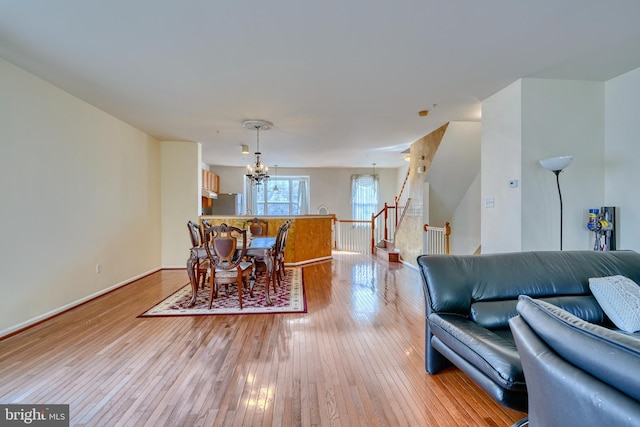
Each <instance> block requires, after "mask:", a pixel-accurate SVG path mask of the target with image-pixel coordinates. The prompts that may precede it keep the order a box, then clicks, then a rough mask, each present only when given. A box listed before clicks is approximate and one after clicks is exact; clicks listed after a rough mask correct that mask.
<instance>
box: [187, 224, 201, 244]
mask: <svg viewBox="0 0 640 427" xmlns="http://www.w3.org/2000/svg"><path fill="white" fill-rule="evenodd" d="M187 228H188V229H189V237H190V238H191V247H192V248H197V247H200V246H202V242H203V241H204V238H203V237H204V236H203V235H202V228H200V226H199V225H198V224H196V223H195V222H193V221H189V222H188V223H187Z"/></svg>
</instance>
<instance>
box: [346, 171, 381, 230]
mask: <svg viewBox="0 0 640 427" xmlns="http://www.w3.org/2000/svg"><path fill="white" fill-rule="evenodd" d="M377 209H378V176H377V175H351V212H352V216H353V219H358V220H369V219H371V214H374V213H375V211H376V210H377Z"/></svg>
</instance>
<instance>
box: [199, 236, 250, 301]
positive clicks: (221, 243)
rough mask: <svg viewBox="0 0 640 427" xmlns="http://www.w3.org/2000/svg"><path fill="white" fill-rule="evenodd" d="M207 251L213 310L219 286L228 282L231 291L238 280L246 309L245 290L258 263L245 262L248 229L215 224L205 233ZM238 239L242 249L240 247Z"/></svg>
mask: <svg viewBox="0 0 640 427" xmlns="http://www.w3.org/2000/svg"><path fill="white" fill-rule="evenodd" d="M204 236H205V238H204V241H205V245H204V248H205V251H206V253H207V257H208V259H209V264H210V266H211V267H210V271H211V272H210V279H209V280H210V286H211V294H210V295H209V309H211V305H212V304H213V299H214V298H217V297H218V286H219V285H225V287H226V290H227V294H228V293H229V285H230V284H232V283H237V285H238V301H239V304H240V309H241V310H242V291H243V288H244V286H245V285H248V283H247V282H248V280H249V277H250V276H251V273H252V270H253V266H254V264H253V263H252V262H249V261H244V259H245V255H246V252H247V230H242V229H240V228H237V227H232V226H229V225H227V224H221V225H219V226H211V227H209V228H207V229H206V230H205V232H204ZM238 242H241V244H242V248H241V249H239V250H238Z"/></svg>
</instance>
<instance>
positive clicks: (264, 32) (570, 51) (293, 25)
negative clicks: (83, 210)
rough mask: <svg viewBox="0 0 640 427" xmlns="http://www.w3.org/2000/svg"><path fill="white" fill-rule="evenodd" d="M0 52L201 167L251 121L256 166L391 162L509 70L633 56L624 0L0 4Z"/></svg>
mask: <svg viewBox="0 0 640 427" xmlns="http://www.w3.org/2000/svg"><path fill="white" fill-rule="evenodd" d="M0 56H1V57H3V58H5V59H6V60H8V61H9V62H12V63H13V64H15V65H17V66H19V67H22V68H23V69H25V70H27V71H29V72H31V73H33V74H35V75H37V76H39V77H41V78H42V79H44V80H47V81H49V82H51V83H53V84H54V85H56V86H58V87H60V88H62V89H63V90H65V91H67V92H70V93H71V94H73V95H75V96H77V97H78V98H81V99H83V100H85V101H86V102H88V103H90V104H92V105H95V106H96V107H98V108H100V109H102V110H104V111H106V112H108V113H110V114H112V115H113V116H115V117H118V118H120V119H122V120H124V121H125V122H128V123H130V124H131V125H133V126H135V127H137V128H139V129H141V130H143V131H145V132H147V133H149V134H151V135H153V136H155V137H157V138H159V139H162V140H165V139H168V140H190V141H199V142H201V143H202V144H203V161H204V162H206V163H209V164H213V165H246V164H247V163H249V162H252V161H253V157H254V156H253V154H249V155H242V154H241V150H240V145H241V144H247V145H249V147H250V151H251V152H253V151H255V145H256V138H255V136H256V135H255V131H249V130H246V129H244V128H243V127H242V125H241V122H242V121H243V120H245V119H264V120H269V121H271V122H273V123H274V125H275V127H274V129H272V130H269V131H267V132H262V133H261V135H260V148H261V149H262V152H263V160H264V162H265V163H266V164H267V165H271V166H273V165H274V164H278V165H279V166H282V167H287V166H291V167H328V166H336V167H355V166H362V167H369V166H370V165H371V164H372V163H374V162H375V163H377V165H378V167H394V166H400V165H402V164H403V155H402V154H400V153H401V151H403V150H404V149H406V148H407V147H408V146H409V144H411V143H412V142H413V141H415V140H417V139H418V138H420V137H422V136H424V135H426V134H428V133H429V132H431V131H432V130H434V129H437V128H438V127H440V126H441V125H443V124H444V123H446V122H448V121H452V120H479V119H480V101H482V100H483V99H485V98H486V97H488V96H490V95H492V94H493V93H495V92H497V91H498V90H500V89H502V88H503V87H505V86H507V85H508V84H510V83H511V82H513V81H515V80H517V79H518V78H521V77H542V78H560V79H585V80H608V79H610V78H612V77H615V76H617V75H620V74H622V73H625V72H627V71H630V70H632V69H635V68H638V67H640V1H637V0H608V1H606V2H605V1H602V0H536V1H514V0H485V1H478V0H439V1H436V0H324V1H315V2H310V1H305V0H273V1H270V2H263V1H259V0H173V1H170V0H105V1H87V0H56V1H52V0H29V1H25V0H0ZM422 109H429V110H430V111H431V113H430V114H429V115H428V116H427V117H419V116H418V114H417V112H418V111H419V110H422Z"/></svg>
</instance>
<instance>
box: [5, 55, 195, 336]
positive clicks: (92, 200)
mask: <svg viewBox="0 0 640 427" xmlns="http://www.w3.org/2000/svg"><path fill="white" fill-rule="evenodd" d="M0 93H1V94H2V96H0V194H2V202H1V204H0V218H1V221H0V293H1V294H2V298H1V299H0V335H3V334H6V333H8V332H10V331H12V330H15V329H18V328H20V327H21V326H23V325H25V324H28V322H30V321H33V320H37V319H38V318H41V317H42V316H45V315H46V314H53V313H55V312H57V311H59V310H62V309H64V308H65V307H67V306H68V305H69V304H72V303H74V302H78V301H80V300H83V299H86V298H88V297H89V296H91V295H96V294H99V293H102V292H104V291H105V290H107V289H109V288H111V287H113V286H117V285H118V284H120V283H122V282H123V281H127V280H129V279H131V278H135V277H137V276H140V275H144V274H146V273H147V272H150V271H153V270H156V269H158V268H160V266H161V251H160V247H161V229H160V143H159V142H158V141H157V140H155V139H153V138H151V137H149V136H148V135H146V134H145V133H143V132H141V131H139V130H137V129H135V128H133V127H131V126H130V125H128V124H126V123H124V122H122V121H120V120H118V119H116V118H114V117H112V116H110V115H108V114H106V113H104V112H102V111H100V110H98V109H96V108H94V107H92V106H91V105H88V104H86V103H84V102H82V101H80V100H79V99H77V98H74V97H73V96H71V95H69V94H67V93H65V92H63V91H61V90H59V89H57V88H56V87H54V86H52V85H50V84H48V83H46V82H44V81H42V80H40V79H38V78H36V77H35V76H33V75H31V74H29V73H27V72H25V71H23V70H21V69H19V68H17V67H15V66H13V65H12V64H9V63H8V62H6V61H3V60H0ZM185 233H186V231H185ZM96 264H100V265H101V272H100V273H96Z"/></svg>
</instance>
